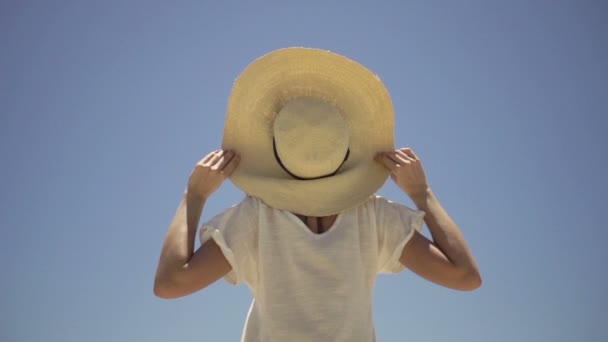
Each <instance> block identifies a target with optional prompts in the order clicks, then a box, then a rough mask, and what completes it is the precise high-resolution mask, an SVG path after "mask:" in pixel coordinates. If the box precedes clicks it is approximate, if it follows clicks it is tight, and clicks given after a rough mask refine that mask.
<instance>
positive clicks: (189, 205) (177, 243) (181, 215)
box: [157, 192, 206, 276]
mask: <svg viewBox="0 0 608 342" xmlns="http://www.w3.org/2000/svg"><path fill="white" fill-rule="evenodd" d="M205 201H206V200H205V198H202V197H197V196H193V195H189V194H188V193H187V192H186V193H184V196H183V198H182V200H181V202H180V204H179V207H178V208H177V212H176V213H175V216H174V217H173V221H172V222H171V224H170V226H169V230H168V231H167V235H166V237H165V240H164V242H163V247H162V251H161V255H160V260H159V264H158V271H157V276H158V275H159V273H160V274H162V273H165V272H171V271H172V270H176V269H179V268H182V267H183V266H184V265H186V264H187V263H188V260H190V258H191V257H192V254H193V250H194V242H195V239H196V231H197V227H198V222H199V220H200V217H201V213H202V210H203V207H204V206H205Z"/></svg>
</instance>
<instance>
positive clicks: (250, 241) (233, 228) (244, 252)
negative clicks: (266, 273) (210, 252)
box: [199, 196, 259, 285]
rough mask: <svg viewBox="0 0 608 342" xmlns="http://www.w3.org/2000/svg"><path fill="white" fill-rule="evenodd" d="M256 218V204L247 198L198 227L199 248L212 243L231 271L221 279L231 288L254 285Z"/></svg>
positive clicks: (250, 198)
mask: <svg viewBox="0 0 608 342" xmlns="http://www.w3.org/2000/svg"><path fill="white" fill-rule="evenodd" d="M258 217H259V211H258V202H257V200H256V199H255V198H253V197H250V196H247V197H245V199H243V201H241V202H240V203H239V204H237V205H235V206H233V207H231V208H229V209H227V210H225V211H224V212H222V213H221V214H219V215H217V216H215V217H213V218H212V219H211V220H209V221H208V222H206V223H204V224H203V225H202V226H201V230H200V232H199V236H200V241H201V245H202V244H203V243H205V242H206V241H207V240H209V239H213V240H214V241H215V243H216V244H217V245H218V246H219V247H220V249H221V250H222V253H223V254H224V257H225V258H226V260H227V261H228V263H229V264H230V266H231V267H232V270H231V271H230V272H229V273H228V274H227V275H226V276H225V277H224V279H225V280H226V281H227V282H229V283H230V284H233V285H238V284H241V283H249V284H252V283H254V282H256V278H257V260H256V258H255V255H256V253H255V251H256V250H257V231H258V222H259V219H258Z"/></svg>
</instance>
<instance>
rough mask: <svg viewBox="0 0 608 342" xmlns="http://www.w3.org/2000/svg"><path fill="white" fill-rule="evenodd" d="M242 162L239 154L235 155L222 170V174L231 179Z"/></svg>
mask: <svg viewBox="0 0 608 342" xmlns="http://www.w3.org/2000/svg"><path fill="white" fill-rule="evenodd" d="M240 161H241V157H240V156H239V155H238V154H237V155H235V156H234V157H233V158H232V159H230V161H229V162H228V163H227V164H226V166H225V167H224V168H223V169H222V173H223V174H224V175H225V176H226V177H230V175H232V173H233V172H234V170H236V167H237V166H238V165H239V162H240Z"/></svg>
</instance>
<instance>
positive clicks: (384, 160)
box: [374, 153, 399, 172]
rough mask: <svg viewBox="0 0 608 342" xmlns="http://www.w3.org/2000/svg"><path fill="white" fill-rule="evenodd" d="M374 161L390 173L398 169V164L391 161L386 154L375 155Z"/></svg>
mask: <svg viewBox="0 0 608 342" xmlns="http://www.w3.org/2000/svg"><path fill="white" fill-rule="evenodd" d="M374 159H375V160H376V161H377V162H378V163H380V164H382V165H383V166H384V167H385V168H387V169H388V170H389V171H391V172H392V171H395V170H396V169H398V168H399V164H398V163H397V162H395V161H394V160H393V159H391V158H390V157H389V156H388V155H387V154H386V153H380V154H377V155H376V158H374Z"/></svg>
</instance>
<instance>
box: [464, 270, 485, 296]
mask: <svg viewBox="0 0 608 342" xmlns="http://www.w3.org/2000/svg"><path fill="white" fill-rule="evenodd" d="M482 282H483V281H482V280H481V274H480V273H479V271H478V270H477V269H473V270H469V271H467V272H466V273H465V274H464V275H463V277H462V278H461V282H460V286H459V288H458V290H461V291H475V290H477V289H479V288H480V287H481V284H482Z"/></svg>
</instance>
